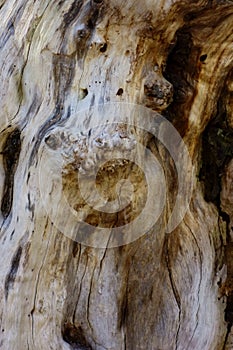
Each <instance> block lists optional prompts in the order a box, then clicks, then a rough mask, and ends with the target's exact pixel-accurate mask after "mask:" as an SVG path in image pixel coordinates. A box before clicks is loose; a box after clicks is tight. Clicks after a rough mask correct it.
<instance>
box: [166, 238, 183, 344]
mask: <svg viewBox="0 0 233 350" xmlns="http://www.w3.org/2000/svg"><path fill="white" fill-rule="evenodd" d="M168 239H169V238H167V239H166V241H165V249H166V255H165V259H166V264H167V269H168V275H169V280H170V283H171V288H172V291H173V295H174V297H175V300H176V304H177V306H178V309H179V316H178V328H177V331H176V337H175V338H176V340H175V343H176V350H177V349H178V337H179V332H180V321H181V300H180V296H179V293H178V291H177V288H176V285H175V282H174V280H173V276H172V268H171V264H170V258H169V249H168Z"/></svg>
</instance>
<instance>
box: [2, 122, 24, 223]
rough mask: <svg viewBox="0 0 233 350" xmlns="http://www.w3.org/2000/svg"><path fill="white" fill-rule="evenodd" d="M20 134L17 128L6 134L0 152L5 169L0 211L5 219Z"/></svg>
mask: <svg viewBox="0 0 233 350" xmlns="http://www.w3.org/2000/svg"><path fill="white" fill-rule="evenodd" d="M20 134H21V133H20V130H19V129H18V128H16V129H14V130H13V131H12V132H11V133H10V134H9V135H8V137H7V139H6V141H5V144H4V145H3V150H2V152H1V153H2V155H3V166H4V171H5V180H4V188H3V198H2V203H1V211H2V215H3V217H4V218H5V219H6V218H7V217H8V216H9V214H10V212H11V208H12V203H13V190H14V176H15V172H16V169H17V165H18V160H19V155H20V151H21V138H20Z"/></svg>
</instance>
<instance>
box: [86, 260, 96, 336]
mask: <svg viewBox="0 0 233 350" xmlns="http://www.w3.org/2000/svg"><path fill="white" fill-rule="evenodd" d="M95 269H96V265H95V267H94V269H93V272H92V275H91V282H90V288H89V291H88V297H87V322H88V325H89V327H90V329H91V330H93V328H92V325H91V323H90V320H89V312H90V298H91V292H92V285H93V278H94V273H95Z"/></svg>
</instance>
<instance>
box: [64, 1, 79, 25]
mask: <svg viewBox="0 0 233 350" xmlns="http://www.w3.org/2000/svg"><path fill="white" fill-rule="evenodd" d="M82 5H83V0H79V1H77V0H74V2H73V3H72V5H71V7H70V8H69V11H68V12H66V13H65V14H64V17H63V18H64V27H65V28H66V27H68V26H69V25H70V24H71V23H72V22H73V21H74V20H75V19H76V18H77V16H78V14H79V13H80V10H81V7H82Z"/></svg>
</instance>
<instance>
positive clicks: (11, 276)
mask: <svg viewBox="0 0 233 350" xmlns="http://www.w3.org/2000/svg"><path fill="white" fill-rule="evenodd" d="M21 255H22V247H21V246H19V247H18V249H17V251H16V253H15V254H14V256H13V259H12V261H11V268H10V271H9V273H8V275H7V276H6V280H5V298H6V299H7V298H8V294H9V290H10V289H11V288H12V287H13V284H14V282H15V278H16V274H17V272H18V269H19V263H20V259H21Z"/></svg>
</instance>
